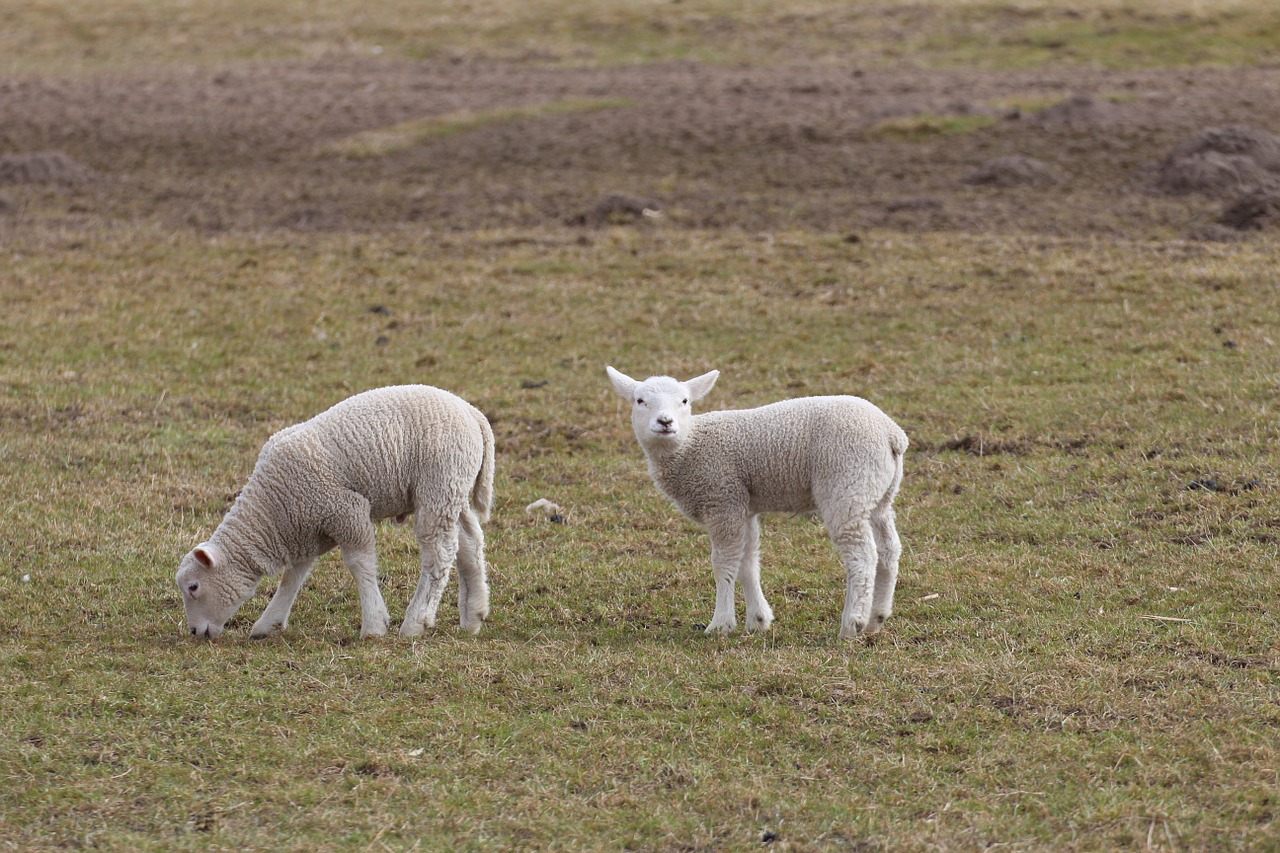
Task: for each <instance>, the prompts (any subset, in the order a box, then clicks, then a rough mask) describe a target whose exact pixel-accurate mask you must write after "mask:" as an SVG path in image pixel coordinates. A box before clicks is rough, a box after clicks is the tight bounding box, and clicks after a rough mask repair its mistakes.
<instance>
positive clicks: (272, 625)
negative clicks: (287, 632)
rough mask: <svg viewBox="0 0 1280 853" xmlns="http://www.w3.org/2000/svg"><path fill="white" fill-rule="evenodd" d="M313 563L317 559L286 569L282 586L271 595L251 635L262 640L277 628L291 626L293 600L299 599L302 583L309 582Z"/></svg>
mask: <svg viewBox="0 0 1280 853" xmlns="http://www.w3.org/2000/svg"><path fill="white" fill-rule="evenodd" d="M313 565H315V560H303V561H302V562H300V563H298V564H297V565H294V566H292V567H290V568H288V569H285V571H284V574H283V575H281V576H280V586H278V587H276V594H275V595H273V596H271V603H270V604H268V605H267V609H266V610H264V611H262V615H261V616H259V617H258V621H257V622H254V623H253V629H252V630H251V631H250V632H249V636H250V637H253V638H254V639H255V640H260V639H262V638H263V637H269V636H271V635H272V634H273V633H275V632H276V631H277V630H279V631H283V630H284V629H285V628H287V627H288V626H289V614H290V613H291V612H292V611H293V602H294V601H296V600H297V598H298V592H299V590H301V589H302V585H303V584H305V583H306V582H307V576H308V575H309V574H311V567H312V566H313Z"/></svg>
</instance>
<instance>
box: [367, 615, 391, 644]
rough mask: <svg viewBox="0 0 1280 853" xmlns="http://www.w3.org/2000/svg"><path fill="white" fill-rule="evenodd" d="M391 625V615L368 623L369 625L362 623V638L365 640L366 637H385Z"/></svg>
mask: <svg viewBox="0 0 1280 853" xmlns="http://www.w3.org/2000/svg"><path fill="white" fill-rule="evenodd" d="M390 626H391V617H390V616H388V617H386V618H383V619H379V620H378V621H377V622H375V623H373V624H372V625H368V626H365V625H361V626H360V639H362V640H363V639H366V638H367V637H385V636H387V628H389V627H390Z"/></svg>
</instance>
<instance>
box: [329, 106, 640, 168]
mask: <svg viewBox="0 0 1280 853" xmlns="http://www.w3.org/2000/svg"><path fill="white" fill-rule="evenodd" d="M630 105H631V103H630V101H628V100H627V99H625V98H569V99H567V100H563V101H549V102H547V103H544V104H532V105H529V106H523V107H503V108H500V109H492V110H459V111H457V112H452V113H446V114H444V115H439V116H428V117H426V118H420V119H413V120H411V121H405V122H400V123H398V124H394V125H391V126H389V127H381V128H377V129H374V130H366V131H362V132H360V133H357V134H354V135H352V136H349V137H347V138H345V139H339V140H336V141H334V142H332V143H329V144H328V145H326V146H325V147H324V148H323V150H322V152H321V153H324V154H335V155H338V156H341V157H348V158H351V159H367V158H373V157H384V156H386V155H388V154H394V153H395V152H397V151H403V150H404V149H406V148H412V147H413V146H415V145H418V144H420V143H422V142H424V141H426V140H428V139H435V138H438V137H441V136H453V135H455V134H459V133H466V132H467V131H468V130H473V129H475V128H477V127H483V126H485V125H489V124H502V123H505V122H513V121H522V120H525V119H538V118H543V117H545V116H556V115H566V114H572V113H585V112H597V111H599V110H613V109H621V108H623V107H627V106H630Z"/></svg>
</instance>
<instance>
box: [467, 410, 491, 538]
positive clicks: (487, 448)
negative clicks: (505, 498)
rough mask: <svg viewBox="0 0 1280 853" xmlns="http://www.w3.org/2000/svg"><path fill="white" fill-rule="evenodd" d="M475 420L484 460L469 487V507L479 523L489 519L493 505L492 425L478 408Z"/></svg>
mask: <svg viewBox="0 0 1280 853" xmlns="http://www.w3.org/2000/svg"><path fill="white" fill-rule="evenodd" d="M475 415H476V422H477V423H478V424H479V425H480V432H481V434H482V435H484V461H483V462H481V463H480V472H479V473H478V474H476V482H475V485H473V486H472V487H471V509H472V511H473V512H475V514H476V517H477V518H479V519H480V523H481V524H484V523H485V522H487V521H488V520H489V512H490V509H491V508H492V506H493V427H491V426H489V419H488V418H486V417H485V416H484V415H483V414H482V413H481V412H480V410H479V409H476V410H475Z"/></svg>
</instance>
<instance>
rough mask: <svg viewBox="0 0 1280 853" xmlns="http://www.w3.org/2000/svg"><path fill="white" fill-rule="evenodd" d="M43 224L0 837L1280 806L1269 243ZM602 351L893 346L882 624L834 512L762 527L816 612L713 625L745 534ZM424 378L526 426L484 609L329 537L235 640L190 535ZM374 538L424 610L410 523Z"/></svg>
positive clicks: (2, 441) (1144, 832) (1078, 823)
mask: <svg viewBox="0 0 1280 853" xmlns="http://www.w3.org/2000/svg"><path fill="white" fill-rule="evenodd" d="M4 251H5V256H6V260H7V262H8V263H9V270H10V271H9V273H8V274H7V275H6V276H5V277H4V279H3V280H0V295H2V296H3V298H4V300H5V303H6V306H7V310H6V313H5V315H4V318H3V320H2V321H0V382H2V383H3V384H2V385H0V389H2V396H0V454H2V456H3V460H4V465H3V468H0V487H2V488H3V489H4V491H5V493H6V494H7V495H8V496H9V497H8V500H7V501H6V502H5V503H4V504H3V507H2V508H0V531H3V532H2V533H0V555H2V564H3V566H4V571H3V572H2V573H0V604H2V605H3V606H2V607H0V672H3V673H4V675H3V676H2V677H0V721H2V722H0V742H2V743H4V744H5V749H3V750H0V777H2V778H3V779H4V782H5V784H4V785H3V786H0V843H3V844H6V845H11V846H15V847H19V848H24V849H30V848H33V847H37V848H38V847H54V846H76V845H82V844H83V845H97V846H102V847H106V848H108V849H125V848H129V849H153V850H160V849H166V850H167V849H209V848H214V849H223V848H247V849H266V848H277V849H278V848H285V849H308V850H314V849H363V848H375V849H377V848H380V847H386V848H390V849H406V848H415V847H416V848H417V849H428V850H447V849H476V850H479V849H495V848H499V849H501V848H524V849H564V850H578V849H600V848H610V849H627V848H629V849H646V850H647V849H672V848H680V849H692V850H702V849H706V850H713V849H743V848H749V847H751V846H754V845H758V844H760V841H761V839H762V838H764V837H766V835H767V834H772V835H773V836H775V837H776V840H775V844H782V845H784V846H785V847H786V848H787V849H794V850H826V849H832V850H834V849H847V848H849V847H855V848H857V847H858V846H859V845H861V849H926V848H934V847H941V848H944V849H970V848H979V847H984V846H987V845H991V844H997V843H998V844H1009V845H1021V846H1027V847H1032V848H1044V847H1053V848H1057V849H1064V848H1065V849H1081V850H1092V849H1112V848H1116V847H1142V846H1144V845H1148V844H1150V846H1152V847H1153V848H1158V849H1188V848H1190V849H1196V848H1208V847H1220V846H1228V847H1255V848H1256V847H1260V846H1262V847H1265V846H1267V845H1268V844H1271V843H1274V841H1275V837H1276V836H1275V832H1276V826H1275V810H1276V805H1275V799H1274V798H1275V793H1274V790H1275V767H1276V766H1277V760H1280V751H1278V748H1277V743H1278V742H1280V741H1278V740H1277V737H1276V732H1277V726H1280V714H1277V711H1276V707H1277V705H1276V702H1277V698H1278V696H1277V679H1276V675H1277V668H1278V667H1277V659H1276V653H1277V648H1276V637H1277V635H1278V634H1277V622H1276V617H1275V613H1274V602H1275V596H1276V592H1277V585H1276V580H1275V573H1274V565H1275V562H1276V557H1277V541H1280V510H1278V507H1277V503H1276V500H1275V495H1276V493H1277V486H1278V485H1280V484H1278V483H1277V480H1276V475H1275V471H1276V470H1277V467H1278V464H1277V463H1280V458H1278V456H1277V451H1276V447H1277V446H1280V442H1278V440H1277V439H1278V438H1280V436H1277V431H1278V429H1277V422H1276V420H1275V418H1274V417H1272V416H1271V415H1272V413H1273V409H1274V398H1275V390H1276V387H1277V385H1278V384H1280V374H1278V373H1277V369H1276V366H1275V365H1276V360H1275V339H1274V318H1275V317H1276V316H1277V312H1278V310H1280V296H1278V294H1280V289H1277V287H1276V285H1277V281H1276V278H1275V269H1276V257H1275V251H1274V249H1273V248H1272V247H1270V246H1268V245H1267V244H1261V243H1260V244H1257V245H1250V244H1243V245H1231V246H1199V245H1197V246H1191V245H1184V244H1180V243H1150V244H1122V245H1111V244H1106V243H1099V242H1094V241H1078V242H1077V241H1044V240H1037V239H1030V238H1001V237H972V236H965V237H958V236H957V237H950V236H946V235H940V236H920V235H916V236H912V237H911V238H910V239H909V240H904V239H903V238H902V237H901V235H896V234H892V233H880V234H870V235H867V236H866V237H865V238H864V239H863V241H862V242H860V243H857V244H850V243H846V242H844V241H842V240H840V239H836V238H833V237H827V236H823V235H807V234H780V235H774V236H772V237H768V238H766V237H754V236H749V235H732V234H729V235H716V234H697V233H694V234H689V233H679V232H676V231H668V230H664V228H663V227H662V226H657V227H656V228H649V229H644V230H625V229H624V230H615V231H606V232H599V234H598V236H597V237H596V239H594V240H591V241H586V242H585V243H584V242H578V241H576V240H574V239H573V235H572V234H567V233H563V232H559V231H555V230H552V231H549V232H532V233H500V234H475V235H459V236H457V237H442V236H440V235H416V234H412V233H404V234H392V235H385V236H381V237H362V238H360V239H356V238H346V237H337V236H335V237H323V236H314V235H313V236H308V237H299V236H297V235H291V236H284V235H282V236H280V237H278V238H276V237H271V236H261V237H253V236H240V237H235V236H227V235H224V236H219V237H216V238H207V239H206V238H199V237H195V236H189V235H181V234H168V233H161V232H158V231H149V230H146V229H123V230H116V231H112V230H104V231H102V232H100V233H95V234H89V235H75V236H71V235H67V234H64V233H60V232H56V231H48V230H42V229H35V230H33V231H30V232H25V233H22V232H18V233H15V232H10V233H9V234H7V235H6V236H5V238H4ZM1227 341H1231V342H1232V344H1233V346H1225V345H1224V344H1225V343H1226V342H1227ZM655 342H660V345H658V346H655ZM605 363H613V364H615V365H617V366H619V367H620V368H622V369H624V370H627V371H628V372H631V373H633V374H644V373H646V372H648V371H671V372H674V373H676V374H678V375H690V374H694V373H697V372H701V371H703V370H706V369H708V368H711V367H718V368H720V369H721V370H722V371H723V376H722V378H721V381H720V383H719V384H718V386H717V388H716V389H715V392H714V393H713V399H712V400H711V401H710V402H711V403H712V404H714V405H717V406H725V407H741V406H749V405H754V404H758V403H763V402H766V401H770V400H776V399H779V398H783V397H787V396H795V395H799V394H821V393H835V392H852V393H858V394H862V395H865V396H867V397H869V398H871V399H873V400H875V401H877V402H878V403H880V404H881V405H882V406H883V407H884V408H885V409H886V410H887V411H889V412H891V413H892V414H893V415H894V416H895V417H897V418H898V420H899V421H900V422H901V423H902V424H903V425H904V427H905V428H906V429H907V431H908V433H909V434H910V435H911V437H912V441H913V450H912V451H911V452H910V454H909V458H908V461H907V462H908V464H907V479H906V485H905V487H904V490H903V493H902V496H901V498H900V499H899V526H900V529H901V531H902V535H903V538H904V542H905V546H906V553H905V556H904V559H903V567H902V570H903V571H902V580H901V584H900V587H899V604H898V607H897V613H896V615H895V616H894V618H893V619H892V620H891V622H890V627H889V630H888V632H887V634H886V635H884V636H883V637H882V638H881V639H880V640H878V641H877V642H876V643H874V644H872V645H846V644H842V643H839V642H838V641H837V640H836V638H835V633H836V629H837V623H838V619H839V612H840V605H841V593H840V589H841V576H840V571H839V570H838V568H837V566H836V563H835V558H834V554H833V552H832V549H831V547H830V545H829V544H828V543H827V542H826V540H825V537H824V534H823V532H822V528H821V526H820V525H819V524H817V523H815V522H813V521H812V520H809V519H804V518H788V517H776V518H770V519H769V520H768V521H767V523H766V525H765V533H764V546H763V547H764V586H765V590H766V593H767V594H768V595H769V597H770V599H771V601H772V603H773V606H774V610H775V611H776V613H777V615H778V622H777V624H776V626H775V629H774V631H773V632H772V633H770V634H769V635H768V636H764V637H748V636H743V635H738V636H734V637H731V638H728V639H712V638H707V637H704V636H703V635H702V634H701V633H700V632H699V631H698V630H696V628H695V625H696V624H697V623H701V622H705V621H706V620H707V618H708V617H709V615H710V612H711V609H712V601H713V588H712V582H711V578H710V570H709V566H708V552H707V544H706V540H705V537H704V536H703V535H702V534H701V533H700V532H699V531H698V530H697V528H696V527H694V526H693V525H692V524H690V523H689V522H687V521H684V520H683V519H681V518H680V517H679V516H678V514H677V513H676V512H675V510H674V509H672V508H671V507H670V506H669V505H668V504H667V502H666V501H665V500H664V499H663V498H662V497H661V496H660V495H658V494H657V492H656V490H655V489H654V488H653V487H652V485H651V484H650V483H649V481H648V478H647V475H646V474H645V471H644V464H643V460H642V457H641V455H640V452H639V450H638V448H636V447H635V446H634V442H633V439H632V438H631V436H630V433H629V427H628V425H627V423H626V415H625V412H624V411H623V410H622V407H620V405H619V404H618V402H617V401H616V400H615V399H614V396H613V392H612V390H611V389H610V388H609V387H608V383H607V380H606V379H605V377H604V372H603V366H604V364H605ZM414 381H426V382H432V383H436V384H439V385H442V386H444V387H447V388H451V389H453V390H456V391H457V392H459V393H461V394H463V395H464V396H466V397H467V398H469V399H471V400H472V401H474V402H475V403H477V404H478V405H479V406H480V407H481V408H482V409H483V410H485V411H486V412H487V413H488V414H489V415H490V417H491V418H492V420H493V423H494V428H495V432H496V434H497V437H498V443H499V468H498V474H499V476H498V495H499V497H498V505H497V511H496V513H495V518H494V521H493V523H492V524H491V525H490V526H489V530H488V536H489V557H490V562H491V567H492V582H493V594H494V600H493V616H492V619H491V621H490V622H489V623H488V624H487V625H486V627H485V629H484V631H483V632H482V634H481V635H480V636H478V637H468V636H463V635H460V634H459V633H458V631H457V629H456V627H454V626H455V620H456V613H455V612H454V610H453V608H452V607H451V606H449V605H448V604H447V603H446V606H445V607H444V608H443V609H442V625H441V626H440V627H439V628H437V629H436V630H435V631H434V632H432V633H430V634H429V635H428V636H427V637H425V638H424V639H421V640H418V641H401V640H399V639H388V640H386V641H376V642H360V641H358V640H357V639H356V637H357V633H358V621H359V612H358V607H357V604H356V600H355V595H354V590H353V588H352V584H351V582H350V580H349V579H348V578H347V577H346V576H345V573H344V572H343V570H342V569H341V566H340V564H339V563H338V562H337V560H336V559H335V558H333V557H332V556H331V557H328V558H326V559H325V560H323V561H322V563H321V565H320V566H319V567H318V568H317V571H316V573H315V574H314V576H313V579H312V581H311V583H310V584H309V585H308V587H307V589H306V590H304V592H303V594H302V596H301V597H300V599H299V602H298V606H297V608H296V610H295V614H294V618H293V620H292V621H291V626H290V629H289V631H288V632H287V634H286V635H285V636H284V637H282V638H280V639H278V640H272V641H266V642H251V641H249V639H248V638H247V630H248V625H249V624H250V623H251V622H252V620H253V619H254V618H256V615H257V613H258V612H260V610H261V608H262V607H263V606H264V605H265V602H266V598H267V595H268V594H269V592H270V590H271V588H272V587H271V584H270V583H266V584H264V585H263V588H262V590H261V591H260V593H259V594H258V595H257V596H255V598H254V599H252V600H251V601H250V602H249V604H248V605H246V607H245V608H244V609H243V610H242V612H241V614H240V615H239V616H238V617H237V618H236V620H234V622H233V623H232V626H231V629H230V631H229V634H228V635H227V636H226V637H225V638H224V639H223V640H220V641H219V642H216V643H207V642H196V641H193V640H191V639H190V638H189V637H186V636H184V632H183V617H182V608H181V604H180V601H179V599H178V596H177V594H176V592H175V591H174V590H173V589H172V575H173V571H174V570H175V568H176V565H177V561H178V558H179V557H180V556H181V554H182V553H183V552H184V551H185V550H186V549H187V548H189V547H190V546H191V545H192V544H194V543H195V542H197V541H199V540H200V538H201V537H203V536H205V535H207V534H208V532H209V531H210V530H211V529H212V528H213V526H214V525H215V524H216V523H217V520H218V517H219V514H220V512H221V510H222V508H223V507H224V506H225V505H226V503H227V500H228V496H229V495H230V494H232V493H233V492H234V491H235V490H236V489H237V488H238V487H239V486H240V485H241V483H242V482H243V480H244V478H245V477H246V476H247V473H248V471H249V468H250V466H251V465H252V462H253V459H254V456H255V455H256V453H257V450H258V448H259V447H260V445H261V443H262V441H263V440H265V438H266V437H267V436H268V435H269V434H270V433H271V432H272V431H273V430H275V429H277V428H279V427H280V426H283V425H285V424H288V423H291V422H294V421H296V420H298V419H301V418H304V417H306V416H308V415H310V414H311V413H313V412H315V411H317V410H319V409H320V408H323V407H325V406H327V405H329V404H331V403H332V402H334V401H336V400H337V399H340V398H341V397H343V396H345V395H347V394H349V393H352V392H354V391H358V390H361V389H364V388H367V387H371V386H375V385H380V384H388V383H395V382H414ZM543 381H545V382H546V384H545V385H540V386H539V387H533V388H528V387H525V386H526V385H537V384H538V383H541V382H543ZM1208 479H1212V480H1214V481H1215V482H1216V483H1217V484H1218V489H1219V490H1218V491H1206V490H1203V489H1190V488H1188V486H1189V485H1191V484H1192V483H1193V482H1194V481H1196V480H1208ZM538 497H548V498H550V499H552V500H554V501H556V502H557V503H560V504H561V505H562V506H564V507H565V508H566V511H567V512H568V515H569V523H568V524H565V525H557V524H550V523H547V522H546V521H545V520H543V519H541V518H538V517H534V516H528V515H526V514H525V513H524V511H523V507H524V506H525V504H527V503H529V502H531V501H533V500H535V499H536V498H538ZM380 545H381V557H382V563H383V572H384V575H385V577H386V584H385V594H386V596H387V599H388V604H389V606H390V608H391V609H392V611H393V614H396V615H397V616H398V615H399V613H400V612H402V611H403V608H404V606H405V604H406V603H407V599H408V595H409V593H410V591H411V588H412V584H413V579H414V576H415V568H414V566H415V561H416V551H415V546H414V544H413V542H412V538H411V535H410V533H409V531H408V530H407V529H406V528H405V527H397V526H391V525H388V526H385V527H384V528H382V529H381V531H380ZM24 577H29V580H24ZM1178 620H1182V621H1178Z"/></svg>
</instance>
